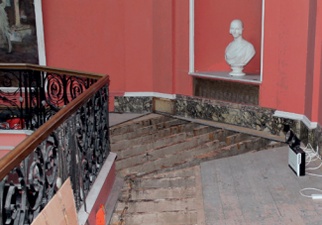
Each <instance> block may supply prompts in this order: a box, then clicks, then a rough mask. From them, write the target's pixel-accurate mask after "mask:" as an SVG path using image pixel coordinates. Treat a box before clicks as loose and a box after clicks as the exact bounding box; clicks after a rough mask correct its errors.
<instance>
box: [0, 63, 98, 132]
mask: <svg viewBox="0 0 322 225" xmlns="http://www.w3.org/2000/svg"><path fill="white" fill-rule="evenodd" d="M94 82H95V80H94V79H90V78H84V77H75V76H70V75H66V74H61V73H57V72H50V71H38V70H21V69H2V70H1V71H0V108H1V110H0V123H2V126H0V129H1V128H2V129H21V128H24V129H31V130H33V129H35V128H38V127H39V126H41V125H42V124H43V123H45V122H46V121H47V120H48V119H49V118H50V117H51V116H52V115H54V114H55V113H56V112H57V111H58V110H59V109H60V108H61V107H62V106H64V105H67V104H68V103H69V102H70V101H71V100H73V99H75V98H76V97H77V96H78V95H79V94H80V93H82V92H83V91H84V90H86V89H87V88H88V87H90V86H91V85H92V84H93V83H94ZM12 118H19V120H18V119H16V120H15V121H13V122H18V123H20V124H15V123H13V124H10V121H11V120H12ZM8 121H9V122H8ZM17 125H18V126H17Z"/></svg>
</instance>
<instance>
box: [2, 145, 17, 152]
mask: <svg viewBox="0 0 322 225" xmlns="http://www.w3.org/2000/svg"><path fill="white" fill-rule="evenodd" d="M14 148H15V146H4V145H3V146H0V150H1V151H3V150H7V151H11V150H13V149H14Z"/></svg>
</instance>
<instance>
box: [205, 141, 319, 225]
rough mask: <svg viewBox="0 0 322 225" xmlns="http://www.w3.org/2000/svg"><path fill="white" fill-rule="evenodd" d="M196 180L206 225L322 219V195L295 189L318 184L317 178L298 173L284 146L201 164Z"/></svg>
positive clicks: (298, 222)
mask: <svg viewBox="0 0 322 225" xmlns="http://www.w3.org/2000/svg"><path fill="white" fill-rule="evenodd" d="M314 172H315V173H319V174H322V169H319V170H316V171H314ZM201 179H202V186H203V198H204V209H205V223H206V224H207V225H214V224H227V225H230V224H232V225H233V224H245V225H246V224H247V225H249V224H265V225H266V224H269V225H271V224H274V225H275V224H283V225H284V224H299V225H302V224H309V225H315V224H316V225H318V224H322V200H312V199H311V198H305V197H303V196H301V195H300V193H299V191H300V190H301V189H303V188H307V187H314V188H321V189H322V178H319V177H313V176H308V175H306V176H303V177H297V176H296V175H295V174H294V173H293V172H292V170H291V169H290V168H289V167H288V148H287V147H282V148H276V149H271V150H263V151H259V152H252V153H246V154H242V155H237V156H233V157H228V158H223V159H218V160H213V161H210V162H205V163H202V164H201Z"/></svg>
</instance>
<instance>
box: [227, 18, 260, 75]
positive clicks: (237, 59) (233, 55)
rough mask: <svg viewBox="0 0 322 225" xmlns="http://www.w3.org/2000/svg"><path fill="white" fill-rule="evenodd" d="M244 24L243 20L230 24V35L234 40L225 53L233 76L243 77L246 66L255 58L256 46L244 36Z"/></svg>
mask: <svg viewBox="0 0 322 225" xmlns="http://www.w3.org/2000/svg"><path fill="white" fill-rule="evenodd" d="M243 29H244V26H243V22H242V21H241V20H233V21H232V22H231V24H230V32H229V33H230V34H231V35H232V36H233V37H234V40H233V41H232V42H231V43H230V44H229V45H228V46H227V48H226V52H225V59H226V62H227V63H228V64H229V65H230V66H231V68H232V71H231V72H230V73H229V74H230V75H232V76H243V75H245V73H243V68H244V66H245V65H246V64H247V63H248V62H249V61H250V60H251V59H252V58H253V57H254V55H255V49H254V46H253V45H252V44H251V43H249V42H248V41H246V40H245V39H244V38H243V36H242V34H243Z"/></svg>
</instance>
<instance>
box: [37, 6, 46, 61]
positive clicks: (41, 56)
mask: <svg viewBox="0 0 322 225" xmlns="http://www.w3.org/2000/svg"><path fill="white" fill-rule="evenodd" d="M34 7H35V17H36V31H37V44H38V60H39V65H41V66H46V51H45V35H44V22H43V16H42V4H41V0H34Z"/></svg>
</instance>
